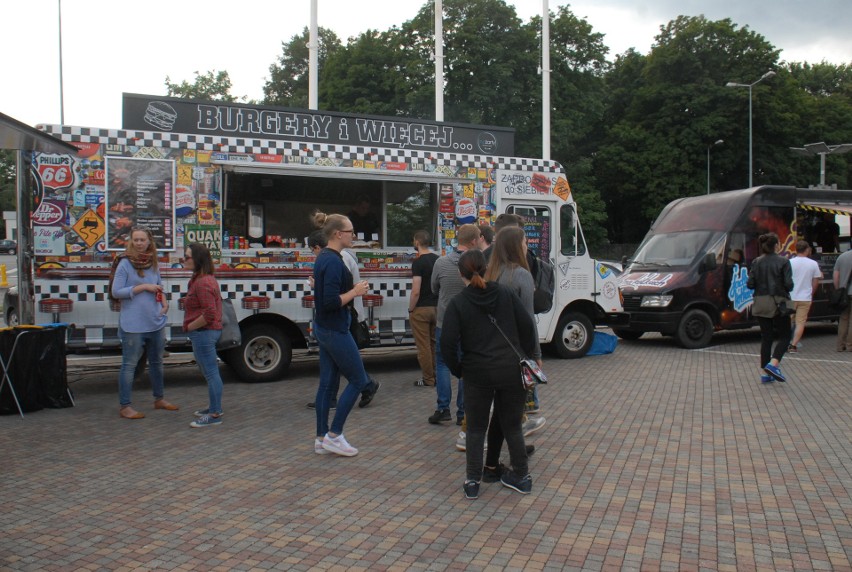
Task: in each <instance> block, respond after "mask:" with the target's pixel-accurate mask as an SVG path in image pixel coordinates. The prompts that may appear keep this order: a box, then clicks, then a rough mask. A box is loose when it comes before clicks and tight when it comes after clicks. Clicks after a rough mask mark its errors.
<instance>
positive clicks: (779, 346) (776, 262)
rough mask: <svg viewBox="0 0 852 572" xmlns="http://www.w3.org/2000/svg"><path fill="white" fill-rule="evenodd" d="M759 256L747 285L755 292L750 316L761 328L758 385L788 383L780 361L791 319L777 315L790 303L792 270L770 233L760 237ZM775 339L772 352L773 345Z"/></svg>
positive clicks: (787, 338) (788, 334)
mask: <svg viewBox="0 0 852 572" xmlns="http://www.w3.org/2000/svg"><path fill="white" fill-rule="evenodd" d="M758 244H759V248H760V253H761V255H760V256H758V257H757V258H755V259H754V261H753V262H752V264H751V269H750V270H749V276H748V281H747V282H746V285H747V286H748V287H749V288H751V289H752V290H754V302H753V304H752V310H751V311H752V314H754V315H755V317H757V323H758V324H759V325H760V363H761V369H762V370H763V371H762V372H761V373H762V375H761V376H760V381H761V382H763V383H772V382H773V381H776V380H777V381H787V379H786V378H785V377H784V374H783V373H781V368H780V364H781V359H782V358H783V357H784V352H785V351H786V350H787V346H788V345H789V344H790V334H791V328H790V319H789V318H788V317H787V316H782V315H781V313H780V312H779V311H778V303H779V302H781V301H782V300H787V299H789V292H790V291H791V290H792V289H793V270H792V268H791V267H790V261H789V260H787V259H786V258H784V257H783V256H779V254H778V251H779V249H780V245H779V242H778V235H777V234H775V233H774V232H769V233H766V234H762V235H760V238H758ZM774 338H777V339H778V341H777V342H776V343H775V349H774V350H773V349H772V341H773V339H774Z"/></svg>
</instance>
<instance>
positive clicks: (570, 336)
mask: <svg viewBox="0 0 852 572" xmlns="http://www.w3.org/2000/svg"><path fill="white" fill-rule="evenodd" d="M594 337H595V327H594V326H593V325H592V321H591V320H590V319H589V318H588V316H586V315H585V314H580V313H575V312H566V313H565V314H564V315H563V316H562V317H561V318H559V324H558V325H557V326H556V333H555V334H554V337H553V347H554V348H556V353H557V354H559V357H561V358H562V359H576V358H581V357H583V356H584V355H586V353H588V351H589V348H590V347H592V340H593V339H594Z"/></svg>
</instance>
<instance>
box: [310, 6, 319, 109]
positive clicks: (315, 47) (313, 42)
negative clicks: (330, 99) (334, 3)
mask: <svg viewBox="0 0 852 572" xmlns="http://www.w3.org/2000/svg"><path fill="white" fill-rule="evenodd" d="M318 74H319V33H318V31H317V0H311V31H310V39H309V40H308V109H317V108H318V107H319V95H318V94H317V92H318V91H319V90H318V84H319V78H318V77H317V75H318Z"/></svg>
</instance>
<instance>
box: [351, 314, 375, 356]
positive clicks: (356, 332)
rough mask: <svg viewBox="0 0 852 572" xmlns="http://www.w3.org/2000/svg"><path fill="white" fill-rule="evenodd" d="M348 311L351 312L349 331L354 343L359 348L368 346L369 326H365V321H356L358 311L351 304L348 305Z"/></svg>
mask: <svg viewBox="0 0 852 572" xmlns="http://www.w3.org/2000/svg"><path fill="white" fill-rule="evenodd" d="M349 311H350V312H352V318H351V319H350V320H349V333H351V334H352V338H353V339H354V340H355V345H356V346H358V349H359V350H362V349H364V348H366V347H369V346H370V328H369V327H367V322H366V321H363V322H359V321H358V312H357V311H356V310H355V308H354V307H353V306H349Z"/></svg>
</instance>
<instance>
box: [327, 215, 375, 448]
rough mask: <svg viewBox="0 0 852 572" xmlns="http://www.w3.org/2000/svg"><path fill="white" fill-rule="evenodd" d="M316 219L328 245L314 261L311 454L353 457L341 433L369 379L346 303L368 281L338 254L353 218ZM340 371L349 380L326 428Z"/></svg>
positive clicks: (346, 243)
mask: <svg viewBox="0 0 852 572" xmlns="http://www.w3.org/2000/svg"><path fill="white" fill-rule="evenodd" d="M314 221H315V223H316V225H317V226H320V227H322V230H323V233H324V234H325V237H326V240H327V242H328V246H327V247H326V248H324V249H323V250H322V251H321V252H320V254H319V256H317V259H316V262H315V263H314V299H315V304H316V323H315V324H314V331H315V334H316V337H317V342H318V343H319V362H320V383H319V388H317V396H316V413H317V437H316V439H315V440H314V452H315V453H317V454H323V453H325V452H331V453H335V454H337V455H342V456H345V457H352V456H354V455H357V454H358V449H356V448H355V447H353V446H352V445H350V444H349V442H348V441H347V440H346V437H344V436H343V426H344V424H345V423H346V418H347V417H348V416H349V412H350V411H352V407H353V406H354V405H355V400H356V399H357V398H358V394H359V393H361V392H362V391H364V390H365V389H367V388H368V387H369V385H370V383H371V382H370V379H369V377H367V372H366V371H365V370H364V362H363V361H362V359H361V354H360V353H359V352H358V346H357V345H356V344H355V339H354V338H353V337H352V335H351V334H350V333H349V321H350V319H351V313H350V312H349V305H350V303H351V302H352V300H353V299H355V298H356V297H358V296H363V295H364V294H366V293H367V292H368V291H369V284H367V282H366V281H365V280H362V281H360V282H358V283H357V284H356V283H353V280H352V274H351V273H350V272H349V270H347V268H346V264H345V263H344V261H343V257H342V255H341V251H342V250H343V249H344V248H349V247H350V246H351V245H352V233H353V232H354V229H353V228H352V223H351V221H350V220H349V219H348V218H346V217H345V216H343V215H338V214H332V215H326V214H325V213H322V212H317V213H315V214H314ZM340 374H343V375H344V376H345V377H346V379H347V380H348V382H349V383H348V384H347V385H346V389H344V390H343V393H342V394H341V395H340V398H339V399H338V401H337V410H336V411H335V414H334V419H333V421H332V423H331V426H330V427H329V425H328V413H329V406H330V404H331V401H332V399H334V395H335V393H336V389H337V387H336V386H337V384H338V383H339V376H340Z"/></svg>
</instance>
